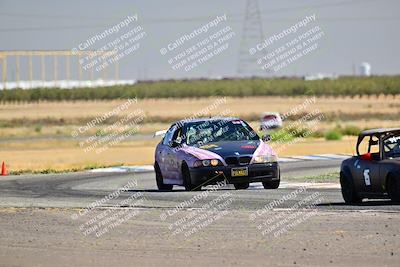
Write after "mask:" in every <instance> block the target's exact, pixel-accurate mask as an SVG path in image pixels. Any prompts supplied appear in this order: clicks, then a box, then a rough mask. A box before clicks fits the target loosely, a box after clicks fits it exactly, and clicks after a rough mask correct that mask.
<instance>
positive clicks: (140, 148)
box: [0, 137, 355, 172]
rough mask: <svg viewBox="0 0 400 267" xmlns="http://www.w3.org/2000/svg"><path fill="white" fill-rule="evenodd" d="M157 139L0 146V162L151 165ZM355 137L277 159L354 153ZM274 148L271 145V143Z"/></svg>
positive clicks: (38, 167) (308, 144) (29, 167)
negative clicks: (88, 146) (90, 146)
mask: <svg viewBox="0 0 400 267" xmlns="http://www.w3.org/2000/svg"><path fill="white" fill-rule="evenodd" d="M158 141H159V140H158V139H154V140H150V141H129V142H124V143H121V144H118V145H117V146H114V147H111V148H109V149H108V150H106V151H104V152H102V153H99V154H97V153H96V152H95V151H90V152H84V151H83V150H82V149H81V148H80V147H79V145H78V144H77V142H75V141H48V140H46V141H36V142H29V141H23V142H20V141H19V142H7V143H2V144H1V146H2V149H1V150H0V160H2V161H5V162H6V163H7V167H8V169H9V170H11V171H13V172H19V171H44V172H48V171H62V170H82V169H85V168H97V167H100V166H114V165H141V164H153V162H154V150H155V146H156V145H157V142H158ZM354 143H355V138H354V137H346V138H344V139H343V140H339V141H328V142H326V141H325V140H323V139H304V140H301V141H300V142H296V143H294V144H292V145H290V146H288V147H287V148H286V149H284V150H282V151H281V152H280V156H291V155H310V154H326V153H343V154H352V153H354V151H353V150H354ZM271 145H272V146H274V144H273V143H271Z"/></svg>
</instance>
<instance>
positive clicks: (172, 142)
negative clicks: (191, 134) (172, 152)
mask: <svg viewBox="0 0 400 267" xmlns="http://www.w3.org/2000/svg"><path fill="white" fill-rule="evenodd" d="M180 145H181V144H180V143H179V142H177V141H176V140H173V141H171V142H169V146H170V147H178V146H180Z"/></svg>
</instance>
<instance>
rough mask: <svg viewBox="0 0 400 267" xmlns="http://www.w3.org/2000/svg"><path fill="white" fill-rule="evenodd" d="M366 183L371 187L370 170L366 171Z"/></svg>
mask: <svg viewBox="0 0 400 267" xmlns="http://www.w3.org/2000/svg"><path fill="white" fill-rule="evenodd" d="M364 181H365V185H371V179H370V178H369V169H365V170H364Z"/></svg>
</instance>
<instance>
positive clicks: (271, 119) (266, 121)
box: [260, 112, 282, 130]
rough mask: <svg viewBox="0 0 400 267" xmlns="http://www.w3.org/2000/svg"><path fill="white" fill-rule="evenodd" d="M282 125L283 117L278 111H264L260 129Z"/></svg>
mask: <svg viewBox="0 0 400 267" xmlns="http://www.w3.org/2000/svg"><path fill="white" fill-rule="evenodd" d="M280 127H282V118H281V115H280V114H279V113H278V112H264V113H263V115H262V116H261V125H260V130H269V129H275V128H280Z"/></svg>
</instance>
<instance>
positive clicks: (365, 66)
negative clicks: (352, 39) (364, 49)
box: [360, 62, 371, 76]
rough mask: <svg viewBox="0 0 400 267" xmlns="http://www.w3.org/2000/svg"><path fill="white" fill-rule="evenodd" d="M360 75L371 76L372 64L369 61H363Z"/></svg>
mask: <svg viewBox="0 0 400 267" xmlns="http://www.w3.org/2000/svg"><path fill="white" fill-rule="evenodd" d="M360 76H371V64H369V63H367V62H363V63H361V65H360Z"/></svg>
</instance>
